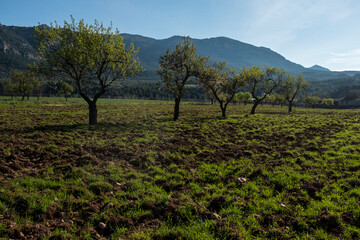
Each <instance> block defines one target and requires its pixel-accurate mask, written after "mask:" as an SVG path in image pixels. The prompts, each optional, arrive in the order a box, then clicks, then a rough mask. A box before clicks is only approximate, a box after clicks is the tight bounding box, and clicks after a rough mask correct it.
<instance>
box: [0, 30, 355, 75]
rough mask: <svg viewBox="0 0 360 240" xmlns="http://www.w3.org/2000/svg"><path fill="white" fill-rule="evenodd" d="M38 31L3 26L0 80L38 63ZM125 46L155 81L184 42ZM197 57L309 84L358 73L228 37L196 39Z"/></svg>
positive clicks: (128, 39)
mask: <svg viewBox="0 0 360 240" xmlns="http://www.w3.org/2000/svg"><path fill="white" fill-rule="evenodd" d="M34 34H35V30H34V28H32V27H17V26H5V25H0V78H4V77H8V76H9V75H10V71H11V69H14V68H19V69H25V68H26V67H27V66H28V64H30V63H32V62H34V61H35V59H36V57H35V56H36V48H37V47H36V42H35V41H34ZM122 36H123V38H124V43H125V44H126V45H128V44H130V43H134V45H135V47H138V48H139V53H138V57H139V60H140V63H141V65H142V66H143V68H144V69H145V72H144V73H143V74H142V75H141V76H140V77H137V78H138V79H140V80H156V79H159V76H158V75H157V74H156V69H157V66H158V61H159V58H160V56H162V55H163V54H164V53H165V51H166V50H167V49H168V48H170V49H174V48H175V46H176V45H177V44H178V43H179V42H181V41H182V37H180V36H173V37H170V38H167V39H161V40H157V39H154V38H149V37H144V36H141V35H133V34H122ZM193 40H194V43H195V46H196V48H197V51H198V54H199V55H201V56H208V57H210V64H212V63H214V62H215V61H226V62H227V65H228V66H229V67H234V68H237V69H240V68H241V67H242V66H244V65H246V66H257V65H260V66H261V67H264V66H265V65H266V66H270V67H274V66H275V67H279V68H282V69H284V70H285V71H286V72H288V73H292V74H294V75H298V74H300V73H302V74H303V75H304V77H305V79H306V80H308V81H312V80H324V79H336V78H343V77H347V76H352V75H354V74H356V73H359V72H351V73H350V72H349V73H348V72H332V71H330V70H328V69H326V68H323V67H320V66H317V65H315V66H313V67H311V68H305V67H303V66H301V65H300V64H296V63H294V62H291V61H289V60H288V59H286V58H285V57H283V56H281V55H280V54H278V53H276V52H274V51H272V50H271V49H269V48H265V47H256V46H253V45H251V44H247V43H243V42H240V41H237V40H233V39H230V38H226V37H216V38H208V39H193Z"/></svg>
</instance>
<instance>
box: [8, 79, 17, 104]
mask: <svg viewBox="0 0 360 240" xmlns="http://www.w3.org/2000/svg"><path fill="white" fill-rule="evenodd" d="M5 92H6V93H8V94H10V96H11V100H14V96H15V94H16V93H17V88H16V84H15V83H13V82H12V81H8V82H6V83H5Z"/></svg>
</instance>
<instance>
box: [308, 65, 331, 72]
mask: <svg viewBox="0 0 360 240" xmlns="http://www.w3.org/2000/svg"><path fill="white" fill-rule="evenodd" d="M309 69H312V70H319V71H326V72H330V69H328V68H324V67H322V66H319V65H314V66H312V67H310V68H309Z"/></svg>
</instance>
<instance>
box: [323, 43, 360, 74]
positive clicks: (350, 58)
mask: <svg viewBox="0 0 360 240" xmlns="http://www.w3.org/2000/svg"><path fill="white" fill-rule="evenodd" d="M327 64H328V65H332V66H334V67H333V68H334V69H339V70H340V69H341V70H345V69H346V70H360V48H356V49H352V50H348V51H344V52H336V53H331V54H330V56H329V58H328V59H327Z"/></svg>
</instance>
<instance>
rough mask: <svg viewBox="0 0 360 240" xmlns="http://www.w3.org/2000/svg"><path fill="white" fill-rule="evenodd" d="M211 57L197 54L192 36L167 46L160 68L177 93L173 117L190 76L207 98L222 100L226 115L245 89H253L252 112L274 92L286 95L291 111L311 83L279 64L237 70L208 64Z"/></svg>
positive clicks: (223, 110)
mask: <svg viewBox="0 0 360 240" xmlns="http://www.w3.org/2000/svg"><path fill="white" fill-rule="evenodd" d="M208 61H209V58H208V57H201V56H199V55H198V54H197V52H196V48H195V45H194V43H193V42H192V41H191V39H190V38H189V37H186V38H184V40H183V42H181V43H179V44H178V45H177V46H176V48H175V50H170V49H168V50H167V51H166V53H165V54H164V55H163V56H161V57H160V61H159V68H158V71H157V72H158V74H159V75H160V76H161V78H162V80H163V82H164V84H165V86H166V88H167V89H168V90H169V91H170V92H172V93H173V95H174V98H175V106H174V117H173V119H174V120H177V119H178V117H179V109H180V102H181V99H182V96H183V94H184V91H185V89H186V86H187V82H188V80H189V79H191V78H196V79H198V83H199V84H200V85H201V86H203V88H204V90H205V93H206V95H207V96H208V98H210V99H213V100H216V101H217V102H218V103H219V105H220V109H221V113H222V116H223V117H226V108H227V106H228V104H229V103H230V102H231V101H233V99H234V97H235V96H236V94H237V93H238V92H240V91H241V90H242V89H245V90H248V92H249V93H250V95H251V97H252V101H253V103H254V104H253V106H252V109H251V114H255V110H256V108H257V106H258V105H259V104H260V103H261V102H263V101H264V100H265V99H266V98H268V97H269V96H270V95H271V94H272V93H274V92H278V93H279V94H281V95H282V96H283V97H284V99H285V100H286V101H287V102H288V104H289V112H291V111H292V106H293V102H294V100H295V97H296V96H297V94H298V93H299V92H301V91H303V90H304V89H305V88H306V87H307V86H308V83H307V82H306V81H305V80H304V77H303V76H302V75H299V76H298V77H297V78H295V77H294V76H292V75H290V74H287V73H286V72H285V71H284V70H282V69H279V68H276V67H267V66H265V69H261V68H260V67H259V66H255V67H246V66H244V67H243V68H242V69H240V70H237V69H233V68H229V67H226V62H216V63H215V64H214V65H207V63H208ZM240 96H241V95H240ZM248 96H249V95H247V97H248ZM245 97H246V96H245Z"/></svg>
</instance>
